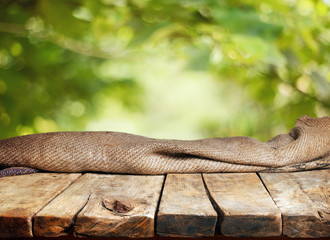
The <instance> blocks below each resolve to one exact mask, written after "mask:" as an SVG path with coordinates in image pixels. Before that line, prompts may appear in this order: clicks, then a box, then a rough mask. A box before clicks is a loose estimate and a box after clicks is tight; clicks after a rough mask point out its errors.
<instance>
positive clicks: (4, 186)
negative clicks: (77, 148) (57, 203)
mask: <svg viewBox="0 0 330 240" xmlns="http://www.w3.org/2000/svg"><path fill="white" fill-rule="evenodd" d="M80 176H81V174H56V173H36V174H32V175H24V176H15V177H4V178H1V179H0V236H1V237H2V238H9V237H32V236H33V232H32V217H33V216H34V215H35V214H36V213H37V212H38V211H39V210H40V209H41V208H43V207H44V206H45V205H46V204H47V203H48V202H50V201H51V200H52V199H53V198H54V197H56V196H57V195H58V194H59V193H60V192H61V191H63V190H64V189H65V188H66V187H68V186H69V185H70V184H71V183H72V182H73V181H75V180H76V179H77V178H78V177H80Z"/></svg>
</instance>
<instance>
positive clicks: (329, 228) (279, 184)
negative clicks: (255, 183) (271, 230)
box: [260, 170, 330, 238]
mask: <svg viewBox="0 0 330 240" xmlns="http://www.w3.org/2000/svg"><path fill="white" fill-rule="evenodd" d="M260 176H261V178H262V180H263V181H264V183H265V185H266V187H267V189H268V191H269V192H270V194H271V196H272V197H273V199H274V201H275V202H276V204H277V206H278V207H279V208H280V210H281V212H282V217H283V234H284V235H286V236H289V237H314V238H315V237H330V170H319V171H306V172H296V173H261V174H260Z"/></svg>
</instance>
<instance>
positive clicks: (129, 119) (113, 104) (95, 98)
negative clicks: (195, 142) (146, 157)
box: [0, 0, 330, 140]
mask: <svg viewBox="0 0 330 240" xmlns="http://www.w3.org/2000/svg"><path fill="white" fill-rule="evenodd" d="M329 48H330V15H329V1H325V0H323V1H322V0H299V1H298V0H278V1H271V0H264V1H252V0H245V1H243V0H224V1H216V0H194V1H191V0H164V1H161V0H100V1H90V0H57V1H55V0H1V1H0V137H1V138H6V137H12V136H16V135H21V134H29V133H36V132H45V131H60V130H61V131H62V130H113V131H126V132H131V133H136V134H142V135H147V136H152V137H163V138H186V139H191V138H199V137H222V136H233V135H247V136H252V137H256V138H258V139H260V140H267V139H269V138H270V137H272V136H274V135H275V134H278V133H284V132H287V131H288V129H289V128H291V127H293V125H294V121H295V119H296V118H298V117H299V116H301V115H304V114H306V115H309V116H313V117H315V116H324V115H329V112H330V73H329V68H330V65H329V63H330V61H329V60H330V51H329V50H330V49H329Z"/></svg>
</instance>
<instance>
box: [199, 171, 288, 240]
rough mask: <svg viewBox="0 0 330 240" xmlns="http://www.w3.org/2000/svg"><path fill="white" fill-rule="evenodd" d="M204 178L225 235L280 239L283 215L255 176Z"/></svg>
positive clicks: (230, 174)
mask: <svg viewBox="0 0 330 240" xmlns="http://www.w3.org/2000/svg"><path fill="white" fill-rule="evenodd" d="M203 177H204V180H205V183H206V186H207V189H208V191H209V194H210V196H211V198H212V199H213V200H214V202H215V205H216V209H217V210H218V212H219V215H220V223H221V229H220V231H221V233H222V234H223V235H225V236H232V237H267V236H279V235H281V231H282V230H281V212H280V210H279V209H278V208H277V207H276V206H275V204H274V202H273V200H272V199H271V197H270V196H269V194H268V192H267V191H266V189H265V188H264V187H263V185H262V183H261V181H260V179H259V177H258V176H257V175H256V174H255V173H221V174H203Z"/></svg>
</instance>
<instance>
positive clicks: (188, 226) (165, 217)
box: [157, 174, 217, 237]
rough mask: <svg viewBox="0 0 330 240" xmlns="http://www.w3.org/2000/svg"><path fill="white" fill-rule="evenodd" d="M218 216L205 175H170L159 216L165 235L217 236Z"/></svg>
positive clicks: (159, 226) (160, 231)
mask: <svg viewBox="0 0 330 240" xmlns="http://www.w3.org/2000/svg"><path fill="white" fill-rule="evenodd" d="M216 221H217V213H216V212H215V210H214V209H213V206H212V203H211V202H210V200H209V199H208V196H207V194H206V191H205V188H204V184H203V179H202V176H201V174H168V175H167V178H166V181H165V186H164V190H163V195H162V199H161V202H160V206H159V212H158V215H157V234H159V235H161V236H193V237H198V236H199V237H205V236H213V235H214V232H215V225H216Z"/></svg>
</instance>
